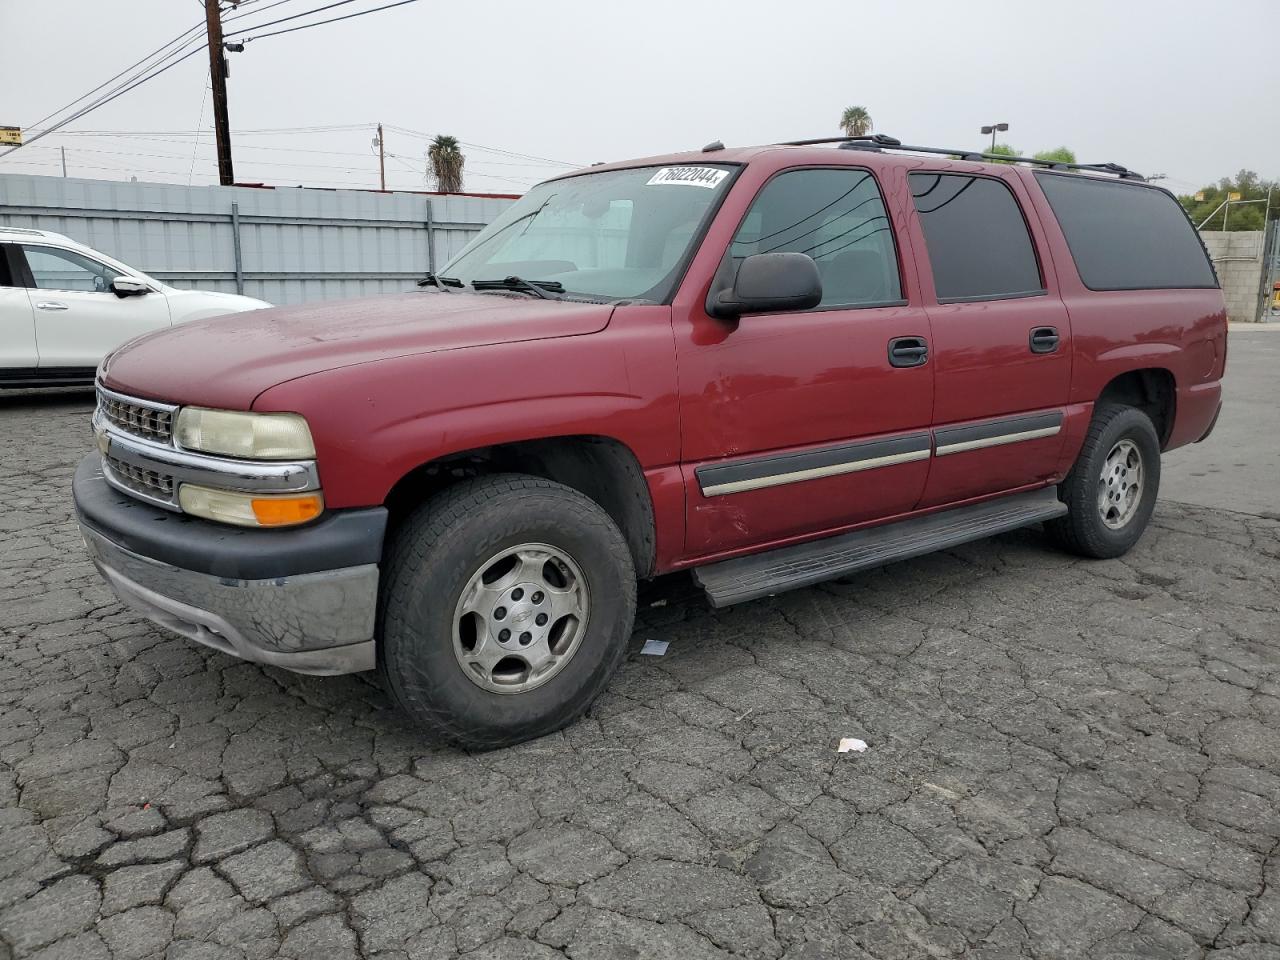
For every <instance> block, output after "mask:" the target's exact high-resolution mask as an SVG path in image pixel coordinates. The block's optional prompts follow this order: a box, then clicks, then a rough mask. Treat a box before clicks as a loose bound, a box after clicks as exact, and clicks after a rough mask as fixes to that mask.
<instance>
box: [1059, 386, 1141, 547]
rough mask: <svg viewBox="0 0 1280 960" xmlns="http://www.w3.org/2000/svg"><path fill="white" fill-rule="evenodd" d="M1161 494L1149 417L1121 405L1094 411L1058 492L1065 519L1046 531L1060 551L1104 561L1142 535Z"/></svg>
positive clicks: (1107, 406) (1110, 405) (1132, 408)
mask: <svg viewBox="0 0 1280 960" xmlns="http://www.w3.org/2000/svg"><path fill="white" fill-rule="evenodd" d="M1159 489H1160V439H1159V437H1158V436H1157V435H1156V429H1155V426H1154V425H1153V424H1152V423H1151V418H1150V417H1148V416H1147V415H1146V414H1145V413H1143V412H1142V411H1141V410H1138V409H1136V408H1134V407H1126V406H1121V405H1119V404H1106V405H1104V406H1101V407H1098V408H1097V409H1096V410H1095V411H1094V414H1093V421H1092V422H1091V423H1090V424H1089V433H1088V435H1087V436H1086V437H1085V441H1084V446H1083V447H1082V448H1081V450H1080V456H1079V457H1078V458H1077V459H1076V462H1075V466H1073V467H1072V468H1071V472H1070V473H1069V474H1067V478H1066V479H1065V480H1064V481H1063V482H1062V486H1061V489H1060V491H1059V493H1060V496H1061V498H1062V500H1063V502H1064V503H1066V505H1067V515H1066V516H1065V517H1059V518H1057V519H1055V520H1050V521H1049V522H1048V523H1046V524H1045V531H1046V532H1047V533H1048V534H1049V536H1050V538H1051V539H1053V540H1054V541H1055V542H1056V543H1057V544H1058V545H1059V546H1061V547H1062V548H1063V549H1065V550H1068V551H1069V552H1071V553H1075V554H1078V555H1080V556H1082V557H1092V558H1095V559H1099V560H1103V559H1109V558H1112V557H1119V556H1121V555H1123V554H1125V553H1127V552H1128V551H1129V550H1130V548H1132V547H1133V545H1134V544H1135V543H1137V542H1138V538H1139V537H1141V536H1142V533H1143V531H1144V530H1146V527H1147V521H1149V520H1150V519H1151V511H1152V510H1154V509H1155V504H1156V494H1157V493H1158V492H1159Z"/></svg>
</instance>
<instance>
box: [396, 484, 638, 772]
mask: <svg viewBox="0 0 1280 960" xmlns="http://www.w3.org/2000/svg"><path fill="white" fill-rule="evenodd" d="M383 584H384V586H383V591H382V597H381V609H380V636H379V642H378V667H379V670H380V672H381V673H382V677H383V683H384V685H385V687H386V688H387V690H388V691H389V692H390V694H391V696H392V698H393V699H394V700H395V701H396V703H397V704H398V705H399V706H400V707H401V708H402V709H404V710H405V711H406V712H407V713H408V714H409V715H410V716H411V717H413V719H414V720H416V721H417V722H418V723H420V724H422V725H423V726H425V727H427V728H428V729H430V730H432V731H434V732H436V733H439V734H441V735H442V736H443V737H445V738H446V739H448V740H450V741H452V742H454V743H456V744H458V745H460V746H463V747H468V748H471V749H479V750H489V749H493V748H495V747H503V746H509V745H511V744H515V743H519V742H521V741H524V740H530V739H533V738H535V737H540V736H543V735H545V734H548V733H551V732H552V731H554V730H558V729H560V728H561V727H564V726H566V725H567V724H569V723H571V722H572V721H573V720H575V719H576V718H577V717H579V716H580V715H581V714H582V713H583V712H584V711H585V710H586V709H587V708H588V707H589V706H590V705H591V702H592V701H593V700H595V698H596V696H598V695H599V693H600V691H601V690H602V689H603V688H604V685H605V683H606V682H607V681H608V679H609V677H610V676H611V675H612V673H613V671H614V670H615V669H616V668H617V666H618V663H619V662H620V661H621V659H622V657H623V655H624V654H625V652H626V646H627V641H628V639H629V638H630V636H631V627H632V623H633V621H634V619H635V605H636V599H635V594H636V576H635V569H634V566H633V564H632V560H631V553H630V551H629V549H628V547H627V543H626V540H625V539H624V538H623V536H622V533H621V532H620V531H619V530H618V528H617V526H616V525H615V524H614V522H613V521H612V520H611V519H610V518H609V516H608V514H606V513H605V512H604V510H602V509H601V508H600V507H599V505H597V504H596V503H595V502H593V501H592V500H590V499H588V498H587V497H585V496H583V495H582V494H581V493H579V492H577V491H576V490H573V489H571V488H570V487H566V486H564V485H563V484H559V483H553V482H551V481H549V480H542V479H539V478H536V477H530V476H523V475H518V474H506V475H498V476H489V477H480V478H477V479H474V480H468V481H465V482H463V483H460V484H458V485H457V486H454V487H450V488H448V489H446V490H445V491H443V492H442V493H440V494H438V495H436V496H435V497H432V498H431V499H430V500H429V501H427V502H426V503H425V504H423V505H422V506H420V507H419V508H418V509H417V510H415V511H414V512H413V513H412V514H411V515H410V516H409V517H407V518H406V519H405V521H404V522H403V523H402V524H401V525H400V527H399V528H398V530H397V531H396V533H395V534H394V537H393V540H392V543H391V548H390V550H389V553H388V560H387V564H386V572H385V578H384V581H383Z"/></svg>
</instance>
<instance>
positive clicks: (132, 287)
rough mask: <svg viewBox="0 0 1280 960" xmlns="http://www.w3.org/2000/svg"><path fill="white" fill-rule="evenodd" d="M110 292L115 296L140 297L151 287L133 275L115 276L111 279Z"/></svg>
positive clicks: (149, 290) (148, 291)
mask: <svg viewBox="0 0 1280 960" xmlns="http://www.w3.org/2000/svg"><path fill="white" fill-rule="evenodd" d="M111 292H112V293H114V294H115V295H116V296H117V297H140V296H142V295H143V294H146V293H150V292H151V288H150V287H148V286H147V285H146V284H145V283H143V282H142V281H141V280H135V279H133V277H116V278H115V279H114V280H112V281H111Z"/></svg>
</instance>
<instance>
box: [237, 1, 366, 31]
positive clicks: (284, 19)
mask: <svg viewBox="0 0 1280 960" xmlns="http://www.w3.org/2000/svg"><path fill="white" fill-rule="evenodd" d="M355 2H356V0H337V2H336V3H330V4H328V5H327V6H323V7H316V8H315V9H313V10H304V11H302V13H295V14H293V15H292V16H288V17H281V18H280V19H279V20H267V21H265V22H263V23H255V24H253V25H252V26H250V27H246V28H245V29H244V30H242V31H240V32H241V33H244V32H245V31H247V30H260V29H262V28H263V27H274V26H275V25H276V24H277V23H286V22H288V21H290V20H297V19H298V18H299V17H309V16H311V14H313V13H323V12H324V11H326V10H332V9H333V8H334V7H341V6H345V5H346V4H348V3H355ZM272 6H276V4H272ZM267 9H268V8H266V7H264V8H263V9H261V10H250V11H249V12H248V13H244V14H241V15H240V16H239V17H227V20H228V21H230V20H233V19H235V20H239V19H241V18H242V17H251V16H253V15H254V14H255V13H265V12H266V11H267Z"/></svg>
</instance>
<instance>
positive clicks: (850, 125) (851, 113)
mask: <svg viewBox="0 0 1280 960" xmlns="http://www.w3.org/2000/svg"><path fill="white" fill-rule="evenodd" d="M840 129H841V130H843V131H844V135H845V136H846V137H865V136H866V135H867V134H868V133H870V132H871V131H872V130H874V129H875V123H873V122H872V120H871V114H869V113H867V108H866V107H845V108H844V113H842V114H840Z"/></svg>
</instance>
